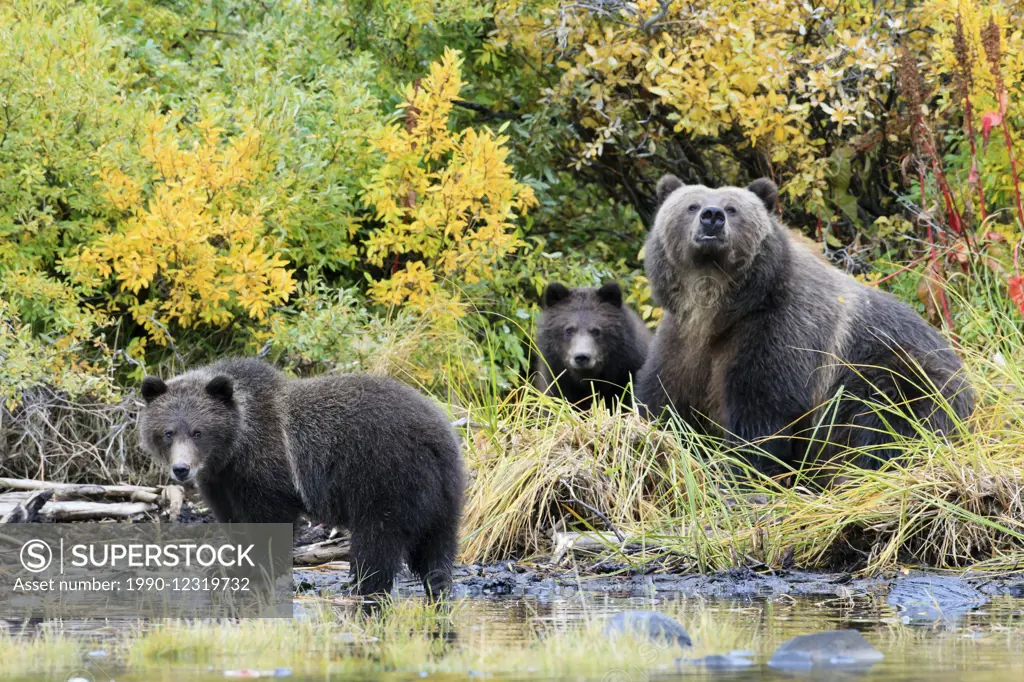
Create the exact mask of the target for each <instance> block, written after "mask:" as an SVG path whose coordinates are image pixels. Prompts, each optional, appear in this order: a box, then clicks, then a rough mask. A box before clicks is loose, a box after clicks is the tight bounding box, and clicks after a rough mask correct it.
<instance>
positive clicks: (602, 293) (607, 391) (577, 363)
mask: <svg viewBox="0 0 1024 682" xmlns="http://www.w3.org/2000/svg"><path fill="white" fill-rule="evenodd" d="M650 343H651V332H650V330H649V329H648V328H647V326H646V325H645V324H644V323H643V320H641V319H640V316H639V315H637V314H636V313H635V312H633V311H632V310H630V309H629V307H627V306H626V305H625V304H624V303H623V301H622V290H621V289H620V288H619V285H618V283H616V282H608V283H607V284H605V285H603V286H602V287H600V288H599V289H586V288H580V289H569V288H568V287H566V286H564V285H562V284H559V283H558V282H552V283H551V284H549V285H548V287H547V289H546V290H545V292H544V312H543V314H542V315H541V317H540V320H539V322H538V323H537V348H539V349H540V352H541V357H540V358H539V361H538V363H537V372H536V375H535V384H536V386H537V388H539V389H541V390H542V391H546V392H548V393H550V394H552V395H561V396H562V397H563V398H565V399H566V400H568V401H569V402H570V403H573V404H574V405H576V406H577V407H580V408H581V409H589V408H590V407H591V402H592V400H593V396H595V395H596V396H597V397H598V399H599V400H601V401H603V402H604V403H605V405H606V406H608V407H611V406H612V405H614V404H615V403H617V402H619V401H623V402H625V404H627V405H631V404H632V402H633V400H632V396H631V395H629V394H628V393H626V387H627V386H629V384H630V382H631V381H632V380H633V376H634V375H635V374H636V372H637V371H639V369H640V367H641V366H642V365H643V363H644V359H645V358H646V357H647V348H648V346H649V345H650Z"/></svg>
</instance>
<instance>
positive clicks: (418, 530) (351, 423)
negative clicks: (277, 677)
mask: <svg viewBox="0 0 1024 682" xmlns="http://www.w3.org/2000/svg"><path fill="white" fill-rule="evenodd" d="M142 397H143V399H144V400H145V402H146V405H145V407H144V408H143V410H142V412H141V414H140V417H139V434H140V439H141V442H142V446H143V447H144V448H145V450H147V451H148V452H149V453H150V454H152V455H154V456H155V457H157V458H159V459H160V460H163V461H164V462H166V463H167V464H168V465H169V466H170V469H171V472H172V473H173V475H174V477H175V478H176V479H178V480H179V481H189V480H192V479H195V480H196V482H197V483H198V485H199V490H200V492H201V493H202V495H203V498H204V499H205V500H206V501H207V503H208V504H209V505H210V508H211V509H212V510H213V513H214V515H215V516H216V517H217V520H218V521H221V522H236V523H271V522H279V523H290V522H293V521H295V520H296V518H297V517H298V516H299V515H300V514H303V513H304V514H308V515H309V516H310V517H311V518H314V519H316V520H317V521H322V522H325V523H329V524H332V525H337V526H344V527H346V528H348V529H349V530H350V531H351V533H352V545H351V553H352V574H353V580H354V583H355V588H356V591H357V592H358V593H359V594H377V593H387V592H390V591H391V587H392V583H393V580H394V576H395V573H396V572H397V571H398V570H399V569H400V568H401V565H402V562H403V561H408V563H409V567H410V568H411V569H412V570H413V571H414V572H415V573H417V574H418V575H419V576H420V577H421V578H422V580H423V586H424V588H426V590H427V594H428V595H430V596H431V597H433V598H437V597H439V596H441V594H442V593H444V592H447V591H448V589H449V588H450V586H451V571H452V566H453V563H454V561H455V553H456V550H457V548H458V523H459V514H460V512H461V509H462V496H463V487H464V479H465V476H464V473H463V463H462V456H461V454H460V451H459V441H458V438H457V437H456V435H455V433H454V431H453V430H452V427H451V425H450V423H449V420H448V419H447V418H446V417H445V415H444V413H443V412H442V411H441V409H440V408H439V407H438V406H437V405H435V404H434V403H433V402H431V401H430V400H429V399H428V398H426V397H424V396H423V395H421V394H420V393H418V392H417V391H415V390H414V389H412V388H410V387H408V386H406V385H405V384H402V383H399V382H398V381H394V380H391V379H383V378H377V377H370V376H361V375H355V374H343V375H337V376H323V377H317V378H313V379H290V378H288V377H286V376H285V375H283V374H282V373H280V372H279V371H277V370H276V369H275V368H273V367H272V366H270V365H268V364H266V363H264V362H261V361H259V360H244V359H236V360H222V361H219V362H216V363H214V364H212V365H209V366H206V367H200V368H198V369H194V370H192V371H190V372H186V373H185V374H182V375H181V376H178V377H176V378H174V379H172V380H170V381H168V382H166V383H165V382H164V381H163V380H161V379H159V378H157V377H153V376H150V377H146V379H145V380H144V381H143V382H142Z"/></svg>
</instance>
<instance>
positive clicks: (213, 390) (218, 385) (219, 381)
mask: <svg viewBox="0 0 1024 682" xmlns="http://www.w3.org/2000/svg"><path fill="white" fill-rule="evenodd" d="M206 393H207V395H209V396H210V397H211V398H216V399H217V400H221V401H223V402H225V403H230V402H231V396H233V395H234V394H235V387H234V384H233V383H232V382H231V377H226V376H224V375H223V374H222V375H220V376H216V377H214V378H212V379H210V383H208V384H206Z"/></svg>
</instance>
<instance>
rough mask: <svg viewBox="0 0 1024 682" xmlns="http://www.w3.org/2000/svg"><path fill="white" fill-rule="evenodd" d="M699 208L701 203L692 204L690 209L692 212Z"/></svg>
mask: <svg viewBox="0 0 1024 682" xmlns="http://www.w3.org/2000/svg"><path fill="white" fill-rule="evenodd" d="M699 209H700V204H690V208H689V209H688V210H689V211H690V213H696V212H697V211H698V210H699Z"/></svg>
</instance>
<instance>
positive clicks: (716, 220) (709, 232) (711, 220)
mask: <svg viewBox="0 0 1024 682" xmlns="http://www.w3.org/2000/svg"><path fill="white" fill-rule="evenodd" d="M724 234H725V211H723V210H722V209H720V208H718V207H717V206H707V207H705V208H704V210H703V211H701V212H700V229H699V230H698V231H697V241H700V242H705V241H718V240H720V239H722V236H723V235H724Z"/></svg>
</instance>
